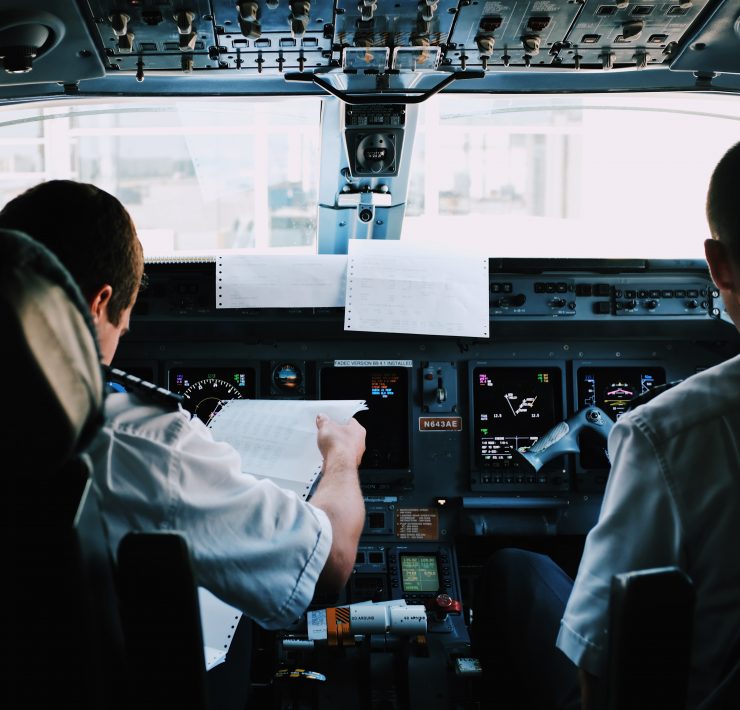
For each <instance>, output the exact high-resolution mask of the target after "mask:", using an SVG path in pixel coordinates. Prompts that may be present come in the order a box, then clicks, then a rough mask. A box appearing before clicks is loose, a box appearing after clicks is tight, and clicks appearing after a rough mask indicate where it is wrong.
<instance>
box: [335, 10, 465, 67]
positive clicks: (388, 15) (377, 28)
mask: <svg viewBox="0 0 740 710" xmlns="http://www.w3.org/2000/svg"><path fill="white" fill-rule="evenodd" d="M456 13H457V2H452V1H451V0H448V1H447V2H438V1H437V0H434V1H433V2H427V1H426V0H421V1H420V2H393V1H392V0H377V1H375V2H373V1H371V0H360V2H354V1H353V0H342V1H341V2H338V3H337V18H336V28H335V29H336V31H335V38H334V42H335V44H334V49H335V50H336V51H339V52H341V51H342V50H344V49H345V48H348V47H359V48H367V49H371V48H373V47H387V48H388V49H389V50H390V51H389V53H388V67H387V68H388V69H393V68H398V69H403V68H407V66H406V65H405V64H401V63H402V62H403V59H402V58H399V57H398V52H397V50H398V49H401V48H413V47H416V48H419V49H420V50H422V52H421V53H420V54H419V55H417V59H418V60H419V64H421V65H423V64H424V63H425V62H426V61H429V62H430V63H431V62H434V63H435V64H436V62H437V57H438V54H435V53H432V52H430V53H428V54H426V55H425V53H424V52H423V50H424V48H428V47H440V48H441V47H444V46H445V45H446V44H447V41H448V38H449V34H450V30H451V29H452V24H453V22H454V20H455V16H456ZM366 56H367V61H368V63H370V62H371V61H372V56H373V54H372V52H368V53H367V55H366ZM394 58H396V62H395V65H394ZM399 64H401V65H400V66H399ZM414 68H431V69H433V68H434V65H431V66H429V67H423V66H422V67H414Z"/></svg>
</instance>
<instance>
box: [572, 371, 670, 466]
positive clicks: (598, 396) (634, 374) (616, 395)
mask: <svg viewBox="0 0 740 710" xmlns="http://www.w3.org/2000/svg"><path fill="white" fill-rule="evenodd" d="M573 366H574V369H575V374H574V377H573V380H574V385H575V390H576V391H575V393H574V394H575V404H576V406H575V408H576V411H578V410H580V409H582V408H583V407H590V406H596V407H599V408H601V409H603V410H604V411H605V412H606V413H607V414H608V415H609V416H610V417H611V418H612V419H613V420H614V421H617V419H619V417H620V416H621V415H622V414H624V412H626V411H627V409H628V407H629V405H630V402H631V401H632V400H633V399H635V397H639V396H640V395H642V394H645V393H647V392H649V391H650V390H652V389H653V388H654V387H656V386H657V385H662V384H665V381H666V377H665V369H664V368H663V367H660V366H659V365H656V364H655V363H640V362H631V363H624V362H613V361H612V362H607V361H601V362H593V363H573ZM579 445H580V449H581V452H580V455H579V463H580V466H581V468H582V469H586V470H591V469H608V468H609V461H608V459H607V457H606V453H605V451H606V442H605V441H604V440H603V438H602V437H599V436H598V434H596V433H595V432H592V431H590V430H585V431H584V432H583V433H582V434H581V438H580V441H579Z"/></svg>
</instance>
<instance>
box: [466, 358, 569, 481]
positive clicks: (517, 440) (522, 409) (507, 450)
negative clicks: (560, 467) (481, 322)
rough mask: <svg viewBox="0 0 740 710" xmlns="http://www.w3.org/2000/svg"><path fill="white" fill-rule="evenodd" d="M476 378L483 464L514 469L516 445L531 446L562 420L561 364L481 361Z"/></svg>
mask: <svg viewBox="0 0 740 710" xmlns="http://www.w3.org/2000/svg"><path fill="white" fill-rule="evenodd" d="M472 377H473V382H472V386H473V420H474V422H473V424H474V426H473V437H474V447H475V459H476V463H477V464H478V466H479V467H480V468H494V469H496V468H499V469H501V468H508V467H509V466H511V461H512V457H513V452H514V450H515V449H525V450H526V449H528V448H529V447H530V446H532V445H533V444H534V443H535V442H536V441H537V439H539V437H540V436H542V434H544V433H545V432H546V431H548V429H550V428H551V427H552V426H553V425H554V424H556V423H557V422H559V421H560V420H561V419H562V415H563V411H562V373H561V370H560V368H557V367H499V366H492V365H479V366H477V367H474V368H473V372H472Z"/></svg>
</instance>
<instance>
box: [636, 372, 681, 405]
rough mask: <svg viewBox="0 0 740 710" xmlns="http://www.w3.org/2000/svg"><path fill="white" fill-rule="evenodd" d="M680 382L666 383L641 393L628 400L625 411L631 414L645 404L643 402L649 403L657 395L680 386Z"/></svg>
mask: <svg viewBox="0 0 740 710" xmlns="http://www.w3.org/2000/svg"><path fill="white" fill-rule="evenodd" d="M682 382H683V380H674V381H673V382H666V383H665V384H663V385H656V386H655V387H653V388H652V389H650V390H648V391H647V392H643V393H642V394H641V395H640V396H639V397H635V398H634V399H632V400H630V402H629V404H628V405H627V409H626V410H625V411H627V412H631V411H632V410H633V409H635V408H636V407H639V406H640V405H641V404H645V402H649V401H650V400H651V399H655V398H656V397H657V396H658V395H659V394H663V392H666V391H667V390H669V389H671V388H672V387H675V386H676V385H680V384H681V383H682Z"/></svg>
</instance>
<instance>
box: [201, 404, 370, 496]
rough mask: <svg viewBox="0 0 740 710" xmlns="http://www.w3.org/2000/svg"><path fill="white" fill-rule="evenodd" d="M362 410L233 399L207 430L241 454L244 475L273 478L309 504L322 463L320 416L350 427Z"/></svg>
mask: <svg viewBox="0 0 740 710" xmlns="http://www.w3.org/2000/svg"><path fill="white" fill-rule="evenodd" d="M363 409H367V404H366V403H365V402H364V401H362V400H296V401H289V400H264V399H233V400H229V401H228V402H224V403H223V406H222V408H221V410H220V411H219V412H218V413H217V414H216V415H215V416H214V417H213V418H212V419H211V421H210V422H209V424H208V427H209V428H210V429H211V431H212V433H213V438H214V439H216V440H218V441H227V442H228V443H230V444H231V445H232V446H233V447H234V448H235V449H236V450H237V451H238V452H239V454H240V455H241V461H242V471H244V473H249V474H251V475H252V476H256V477H257V478H270V479H271V480H273V481H274V482H275V484H276V485H278V486H282V487H284V488H289V489H291V490H294V491H296V493H298V494H299V495H301V496H302V497H304V498H306V497H307V496H308V494H309V492H310V490H311V488H312V486H313V484H314V482H315V480H316V477H317V476H318V475H319V473H320V472H321V465H322V462H323V460H322V457H321V452H320V451H319V447H318V445H317V443H316V417H317V415H318V414H320V413H324V414H326V415H328V416H329V417H330V418H331V419H334V420H336V421H338V422H341V423H346V422H348V421H349V420H350V418H351V417H352V416H353V415H354V414H355V413H356V412H359V411H361V410H363Z"/></svg>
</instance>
